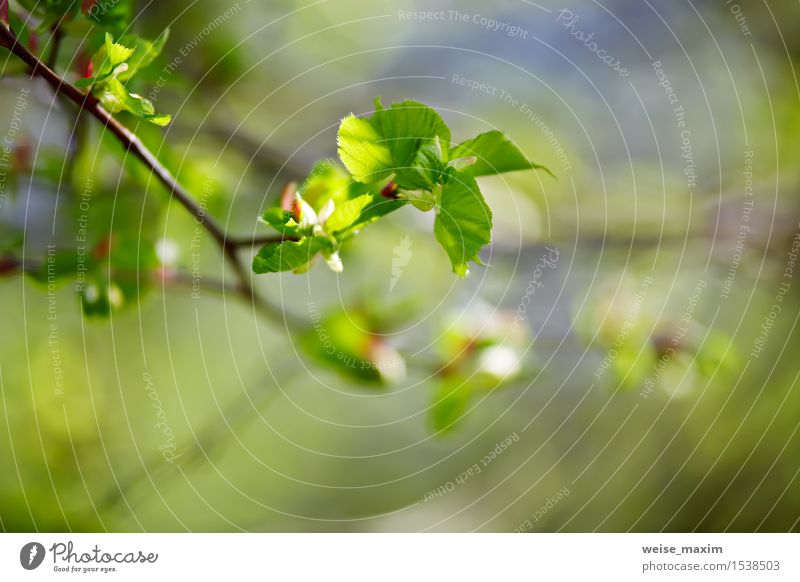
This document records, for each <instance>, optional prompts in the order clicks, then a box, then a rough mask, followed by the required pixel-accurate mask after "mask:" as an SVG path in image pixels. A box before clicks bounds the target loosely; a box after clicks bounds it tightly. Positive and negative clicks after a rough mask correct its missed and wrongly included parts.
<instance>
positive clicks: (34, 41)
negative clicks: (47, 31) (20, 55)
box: [28, 32, 39, 53]
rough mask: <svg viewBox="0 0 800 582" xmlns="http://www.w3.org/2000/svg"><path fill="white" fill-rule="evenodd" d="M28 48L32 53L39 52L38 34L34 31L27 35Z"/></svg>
mask: <svg viewBox="0 0 800 582" xmlns="http://www.w3.org/2000/svg"><path fill="white" fill-rule="evenodd" d="M28 48H29V49H31V52H33V53H37V52H39V35H38V34H36V33H35V32H31V33H30V34H29V35H28Z"/></svg>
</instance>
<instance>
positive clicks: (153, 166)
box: [0, 22, 287, 325]
mask: <svg viewBox="0 0 800 582" xmlns="http://www.w3.org/2000/svg"><path fill="white" fill-rule="evenodd" d="M0 46H3V47H5V48H7V49H8V50H9V51H11V53H12V54H13V55H15V56H16V57H18V58H19V59H20V60H22V61H23V62H24V63H26V64H27V65H28V66H29V67H30V69H31V76H32V77H34V76H38V77H41V78H42V79H44V80H45V81H46V82H47V83H48V84H49V85H50V86H51V87H52V88H53V91H54V92H55V93H56V94H57V95H61V96H63V97H66V98H67V99H69V100H70V101H72V102H74V103H75V104H77V105H78V106H79V107H80V108H81V109H83V110H84V111H87V112H88V113H90V114H91V115H92V116H94V117H95V118H96V119H98V120H99V121H100V122H101V123H102V124H103V125H104V126H105V127H106V129H108V130H109V131H111V133H112V134H113V135H114V136H115V137H116V138H117V140H119V142H120V143H121V144H122V145H123V146H124V147H125V148H126V149H127V150H128V151H130V152H131V153H132V154H133V155H134V156H135V157H136V158H138V159H139V160H140V161H141V162H142V163H143V164H144V165H145V166H147V168H148V169H149V170H150V171H151V172H152V174H153V175H154V176H155V177H156V178H158V180H159V181H160V182H161V183H162V184H164V186H166V187H167V190H168V191H169V193H170V195H171V196H172V197H173V198H175V199H176V200H177V201H178V203H180V205H181V206H183V207H184V208H185V209H186V210H187V211H188V212H189V213H190V214H191V215H192V216H193V217H194V218H195V219H196V220H197V221H198V223H199V224H201V225H202V226H203V228H205V230H206V231H207V232H208V233H209V234H210V235H211V236H212V237H213V238H214V240H215V241H216V242H217V244H218V245H219V246H220V249H221V250H222V253H223V255H224V256H225V257H227V259H228V260H229V262H230V266H231V268H232V269H233V271H234V273H235V275H236V277H237V278H238V280H239V284H238V285H237V286H236V291H237V292H238V294H239V295H240V296H242V297H243V298H244V299H245V300H247V301H248V302H250V303H252V304H253V305H254V306H255V307H256V308H257V309H259V311H261V312H262V313H264V315H266V316H267V317H269V318H270V319H272V320H273V321H274V322H276V323H278V324H279V325H285V323H286V322H287V318H286V315H285V314H283V313H282V312H280V311H277V310H276V309H274V308H273V307H272V306H271V305H270V304H269V303H267V302H266V301H265V300H264V299H263V298H261V297H260V296H259V295H258V294H257V293H256V291H255V289H254V288H253V286H252V284H251V283H250V273H249V272H248V270H247V269H246V268H245V266H244V264H243V263H242V261H241V259H240V257H239V256H238V252H237V251H238V250H239V249H240V248H244V247H245V246H246V244H245V243H243V242H242V241H241V240H238V241H237V240H236V239H232V238H228V236H227V233H226V231H225V229H224V228H222V226H221V225H220V224H219V223H217V222H216V221H215V220H214V219H213V218H211V217H210V216H208V214H207V213H206V212H205V210H204V209H202V208H201V207H200V205H199V204H198V203H197V201H196V200H195V199H194V197H193V196H192V195H191V194H190V193H189V191H187V190H186V189H185V188H184V187H183V186H182V185H181V184H180V183H179V182H178V181H177V179H176V178H175V177H174V176H173V175H172V173H171V172H170V171H169V170H168V169H167V168H166V167H165V166H164V165H162V164H161V162H160V161H159V160H158V158H157V157H156V156H155V154H153V153H152V152H151V151H150V150H149V149H148V148H147V146H145V145H144V143H142V141H141V140H140V139H139V138H138V136H136V134H134V133H133V132H132V131H130V130H129V129H128V128H127V127H125V126H124V125H123V124H122V123H120V122H119V121H117V120H116V119H114V117H113V116H112V115H111V114H110V113H109V112H108V111H106V110H105V109H103V107H102V106H101V105H100V102H99V101H98V100H97V98H95V97H94V96H93V95H91V94H84V93H82V92H81V91H79V90H78V89H77V88H76V87H75V86H73V85H71V84H70V83H68V82H67V81H65V80H64V79H63V78H61V77H60V76H59V75H58V73H56V72H55V71H53V70H52V69H51V68H50V67H48V66H47V65H46V64H45V63H43V62H42V61H41V59H39V57H37V56H36V55H35V54H33V53H32V52H31V51H29V50H28V49H27V48H26V47H25V46H24V45H23V44H22V43H20V42H18V41H17V37H16V35H15V34H14V32H13V31H12V30H11V29H10V28H9V26H8V24H6V23H5V22H0ZM253 244H255V243H253ZM247 246H252V244H250V243H247Z"/></svg>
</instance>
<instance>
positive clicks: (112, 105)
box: [97, 78, 172, 126]
mask: <svg viewBox="0 0 800 582" xmlns="http://www.w3.org/2000/svg"><path fill="white" fill-rule="evenodd" d="M97 98H98V99H99V100H100V104H101V105H102V106H103V107H104V108H105V109H107V110H108V111H109V112H111V113H118V112H120V111H128V112H129V113H132V114H133V115H135V116H136V117H139V118H140V119H144V120H145V121H149V122H150V123H154V124H155V125H161V126H164V125H167V124H168V123H169V122H170V121H171V119H172V117H171V116H170V115H156V113H155V108H154V107H153V104H152V103H151V102H150V101H149V100H148V99H145V98H144V97H142V96H141V95H137V94H136V93H130V92H129V91H128V89H127V87H125V85H123V84H122V83H121V82H120V81H119V80H117V79H113V78H112V79H109V80H108V81H106V82H104V83H103V84H102V88H101V89H100V90H99V91H98V93H97Z"/></svg>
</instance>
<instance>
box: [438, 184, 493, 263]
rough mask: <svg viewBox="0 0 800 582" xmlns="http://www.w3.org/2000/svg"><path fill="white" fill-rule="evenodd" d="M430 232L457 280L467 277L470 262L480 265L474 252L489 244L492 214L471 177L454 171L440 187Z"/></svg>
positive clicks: (476, 252) (476, 253)
mask: <svg viewBox="0 0 800 582" xmlns="http://www.w3.org/2000/svg"><path fill="white" fill-rule="evenodd" d="M433 229H434V233H435V234H436V240H437V241H439V244H440V245H441V246H442V248H444V250H445V252H446V253H447V256H448V257H449V258H450V262H451V263H452V265H453V272H454V273H455V274H457V275H458V276H459V277H465V276H466V275H467V273H468V272H469V269H468V268H467V263H469V262H470V261H474V262H476V263H478V264H480V260H479V258H478V253H479V252H480V250H481V249H482V248H483V247H485V246H486V245H488V244H489V243H490V242H491V236H492V211H491V210H490V209H489V207H488V206H487V204H486V202H485V201H484V199H483V195H482V194H481V191H480V189H479V188H478V184H477V183H476V182H475V178H473V177H472V176H471V175H469V174H464V173H463V172H455V173H454V175H453V177H452V178H451V180H450V181H449V182H448V183H447V184H445V185H444V186H443V188H442V194H441V199H440V202H439V204H437V206H436V220H435V222H434V226H433Z"/></svg>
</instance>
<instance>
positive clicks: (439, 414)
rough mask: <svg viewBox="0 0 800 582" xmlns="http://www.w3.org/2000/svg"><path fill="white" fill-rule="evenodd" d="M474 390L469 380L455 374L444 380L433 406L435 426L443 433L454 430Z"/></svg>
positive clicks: (432, 412)
mask: <svg viewBox="0 0 800 582" xmlns="http://www.w3.org/2000/svg"><path fill="white" fill-rule="evenodd" d="M471 396H472V390H471V388H470V384H469V382H468V381H465V380H464V379H463V378H460V377H458V376H454V377H452V378H448V379H447V381H444V382H442V384H441V385H440V386H439V389H438V391H437V393H436V396H435V400H434V402H433V405H432V408H431V420H432V421H433V426H434V428H435V429H436V430H437V431H439V432H442V433H447V432H450V431H451V430H453V429H454V428H455V427H456V425H457V424H458V423H459V422H460V421H461V420H462V419H463V417H464V415H465V414H466V412H467V405H468V404H469V401H470V397H471Z"/></svg>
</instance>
